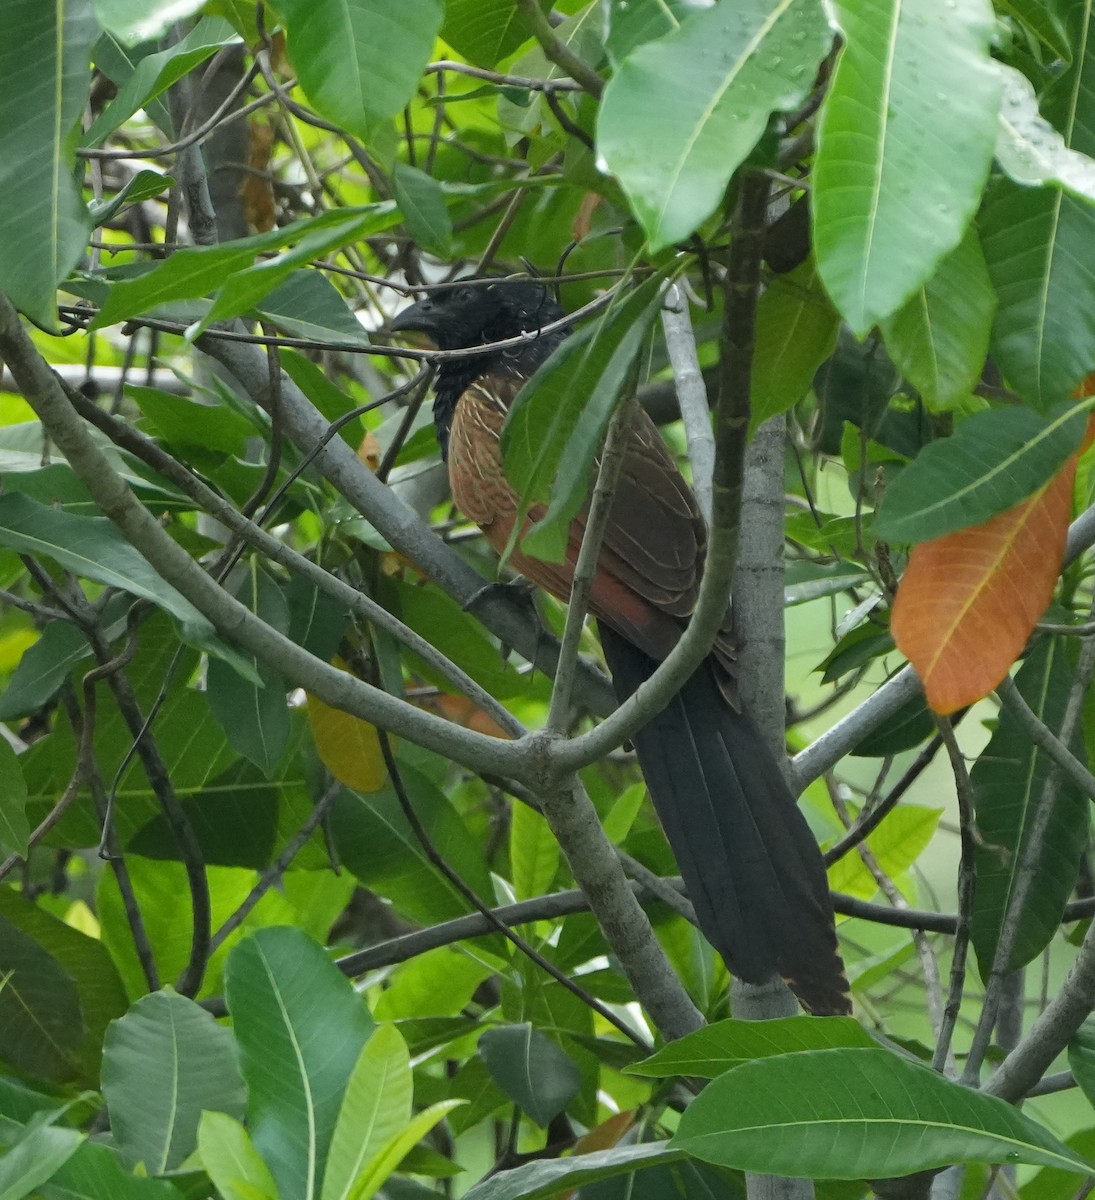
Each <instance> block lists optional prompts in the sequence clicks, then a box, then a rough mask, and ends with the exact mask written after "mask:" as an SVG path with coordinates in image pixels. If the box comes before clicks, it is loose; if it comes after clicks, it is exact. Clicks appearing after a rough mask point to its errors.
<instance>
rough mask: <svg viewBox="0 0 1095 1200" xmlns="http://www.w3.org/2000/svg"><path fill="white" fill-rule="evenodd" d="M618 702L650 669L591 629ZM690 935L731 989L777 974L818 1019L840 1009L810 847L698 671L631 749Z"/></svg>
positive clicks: (735, 719) (767, 770)
mask: <svg viewBox="0 0 1095 1200" xmlns="http://www.w3.org/2000/svg"><path fill="white" fill-rule="evenodd" d="M601 644H602V646H603V648H604V653H605V659H606V661H607V662H608V666H609V669H610V670H611V672H612V678H613V682H614V683H615V686H616V692H617V695H618V696H619V698H620V699H621V700H622V699H624V698H625V697H627V696H629V695H631V693H632V692H633V691H635V689H636V688H637V687H638V686H639V684H641V683H642V682H643V681H644V680H646V679H647V678H648V677H649V676H650V674H651V673H652V672H653V670H654V668H655V667H656V666H657V664H656V663H655V662H654V661H653V660H652V659H651V658H649V657H648V656H647V655H645V654H644V653H643V652H642V651H641V650H639V649H638V648H637V647H636V646H634V645H632V644H631V643H630V642H629V641H627V640H626V639H624V638H623V637H621V636H620V635H619V634H618V633H615V632H614V631H613V630H611V629H607V628H606V627H605V626H604V624H603V623H602V624H601ZM634 742H635V749H636V750H637V752H638V755H639V762H640V763H641V765H642V768H643V775H644V776H645V777H646V783H647V787H648V788H649V789H650V795H651V798H652V799H653V801H654V807H655V809H656V810H657V813H658V817H659V819H660V821H661V823H662V827H663V829H664V830H665V835H666V837H667V838H668V839H669V844H670V846H672V848H673V853H674V854H675V855H676V858H677V864H678V865H679V867H680V870H681V875H682V876H683V877H684V882H685V885H686V886H687V888H688V895H689V897H690V898H691V900H692V903H693V905H694V906H695V909H696V916H697V918H698V920H699V924H700V929H702V930H703V933H704V935H705V936H706V937H707V939H708V940H709V941H710V942H711V944H712V945H713V946H714V947H715V948H716V949H717V950H718V951H719V953H720V954H721V955H722V956H723V958H724V959H725V960H726V965H727V966H728V967H729V968H730V970H731V971H732V972H733V974H735V975H736V976H738V977H739V978H740V979H744V980H746V981H747V982H749V983H763V982H764V981H765V980H766V979H769V978H771V976H773V975H777V974H778V975H781V976H782V977H783V978H784V979H785V980H786V981H787V983H788V984H789V986H790V987H791V989H792V991H794V993H795V995H796V996H798V998H799V1000H800V1002H801V1003H802V1005H803V1007H804V1008H806V1009H807V1010H808V1011H810V1012H812V1013H815V1014H818V1015H829V1014H838V1013H847V1012H849V1011H850V1010H851V1001H850V999H849V996H848V981H847V979H846V977H845V975H844V964H843V963H842V962H841V959H840V953H839V951H838V949H837V941H836V931H835V928H834V924H833V909H832V904H831V902H830V899H829V889H828V884H827V881H826V878H825V867H824V864H823V863H822V860H821V854H820V852H819V850H818V846H817V842H816V841H815V840H814V836H813V834H812V833H811V832H810V828H809V826H808V825H807V823H806V819H805V817H803V815H802V813H801V811H800V810H799V807H798V805H797V804H796V802H795V798H794V796H793V795H792V794H791V790H790V788H789V787H788V786H787V782H786V780H785V779H784V777H783V774H782V772H781V771H780V769H779V767H778V766H777V764H776V762H775V760H774V759H773V758H772V755H771V752H770V751H769V749H768V747H767V746H766V745H765V743H764V739H763V738H762V737H761V734H760V732H759V731H758V730H757V728H756V726H755V725H754V724H753V722H752V721H751V720H750V719H749V717H747V716H745V715H743V714H741V713H737V712H735V711H734V710H733V708H731V706H730V705H729V704H728V703H727V702H726V700H725V698H724V696H723V694H722V692H721V690H720V688H719V685H718V682H717V680H716V678H715V675H714V671H713V669H712V667H711V666H710V665H709V664H707V663H705V664H704V665H703V666H702V667H700V669H699V670H698V671H697V672H696V673H695V675H693V676H692V678H691V679H690V680H689V681H688V682H687V683H686V684H685V685H684V687H683V688H682V689H681V691H680V692H679V693H678V695H677V696H676V697H674V699H673V700H672V701H671V702H670V703H669V704H668V705H667V706H666V708H665V709H664V710H663V711H662V712H661V713H659V714H658V716H656V717H654V718H653V719H652V720H650V721H649V722H648V723H647V724H646V725H645V726H644V727H643V728H642V729H641V730H639V732H638V733H637V734H636V735H635V738H634Z"/></svg>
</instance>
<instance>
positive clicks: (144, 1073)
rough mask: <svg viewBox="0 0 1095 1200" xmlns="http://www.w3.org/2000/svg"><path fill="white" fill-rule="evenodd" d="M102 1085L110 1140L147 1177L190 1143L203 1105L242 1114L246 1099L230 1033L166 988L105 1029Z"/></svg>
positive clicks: (177, 1159) (184, 1153) (178, 1157)
mask: <svg viewBox="0 0 1095 1200" xmlns="http://www.w3.org/2000/svg"><path fill="white" fill-rule="evenodd" d="M102 1087H103V1095H104V1097H105V1098H106V1102H107V1107H108V1108H109V1110H110V1127H111V1131H112V1133H113V1135H114V1141H115V1144H116V1145H117V1147H118V1149H119V1150H120V1151H121V1152H122V1154H123V1156H124V1157H125V1158H126V1160H127V1161H128V1162H129V1163H130V1164H131V1165H134V1166H135V1165H136V1164H137V1163H144V1165H145V1167H146V1168H147V1169H148V1171H149V1173H150V1174H152V1175H162V1174H164V1173H165V1172H166V1171H171V1170H174V1169H175V1168H176V1167H178V1166H179V1165H180V1164H181V1163H182V1162H183V1160H184V1159H185V1158H187V1157H188V1156H189V1155H190V1153H191V1152H192V1151H193V1150H194V1149H195V1148H196V1147H197V1144H198V1122H199V1120H200V1119H201V1114H202V1111H203V1110H204V1109H211V1110H213V1111H216V1112H223V1113H228V1114H229V1115H230V1116H239V1117H242V1116H243V1112H244V1106H245V1104H246V1101H247V1094H246V1091H245V1090H244V1086H243V1078H242V1076H241V1075H240V1068H239V1061H238V1058H237V1055H236V1044H235V1041H234V1040H233V1038H232V1034H231V1033H230V1032H229V1030H227V1029H225V1028H223V1027H222V1026H220V1025H218V1024H217V1023H216V1021H215V1020H214V1019H213V1018H212V1017H211V1016H210V1015H209V1014H208V1013H207V1012H205V1011H204V1010H203V1009H201V1008H199V1007H198V1005H197V1004H195V1003H194V1001H193V1000H188V999H187V998H186V997H185V996H180V995H178V993H176V992H173V991H172V990H171V989H170V988H166V989H164V990H163V991H160V992H153V993H152V994H151V995H149V996H144V997H142V998H141V999H140V1000H138V1001H137V1003H136V1004H135V1005H134V1006H133V1007H132V1008H131V1009H130V1010H129V1012H128V1013H126V1015H125V1016H124V1017H122V1018H121V1019H120V1020H118V1021H115V1022H114V1023H113V1024H112V1025H111V1026H110V1028H109V1029H108V1030H107V1034H106V1041H105V1044H104V1046H103V1082H102Z"/></svg>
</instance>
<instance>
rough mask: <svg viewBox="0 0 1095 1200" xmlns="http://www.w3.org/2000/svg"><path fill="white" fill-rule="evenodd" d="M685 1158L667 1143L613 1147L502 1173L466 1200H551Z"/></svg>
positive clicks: (474, 1188) (467, 1193) (481, 1186)
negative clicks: (602, 1182) (579, 1188)
mask: <svg viewBox="0 0 1095 1200" xmlns="http://www.w3.org/2000/svg"><path fill="white" fill-rule="evenodd" d="M683 1156H684V1154H683V1151H680V1150H671V1149H670V1148H669V1143H668V1142H645V1143H643V1144H642V1145H639V1146H614V1147H613V1148H612V1149H611V1150H598V1151H595V1152H594V1153H592V1154H582V1155H579V1156H578V1157H576V1158H549V1159H544V1160H542V1161H540V1162H534V1163H528V1164H526V1165H525V1166H523V1167H516V1168H514V1169H513V1170H512V1171H500V1172H498V1173H497V1174H496V1175H492V1176H491V1177H490V1178H489V1179H485V1180H484V1181H483V1182H482V1183H479V1184H476V1186H475V1187H473V1188H472V1189H471V1190H470V1191H469V1192H465V1194H464V1195H465V1200H549V1198H550V1197H553V1196H558V1195H559V1193H560V1192H561V1191H563V1190H564V1189H566V1188H573V1187H581V1186H582V1185H584V1184H587V1183H594V1182H596V1181H597V1180H598V1179H611V1178H613V1177H614V1176H618V1175H630V1174H631V1173H632V1172H633V1171H639V1170H643V1169H645V1168H647V1167H655V1166H662V1165H664V1164H667V1163H674V1162H677V1161H678V1160H679V1159H680V1158H682V1157H683Z"/></svg>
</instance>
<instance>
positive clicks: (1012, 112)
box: [996, 63, 1095, 201]
mask: <svg viewBox="0 0 1095 1200" xmlns="http://www.w3.org/2000/svg"><path fill="white" fill-rule="evenodd" d="M997 69H998V70H999V72H1000V75H1001V78H1002V79H1003V81H1004V102H1003V105H1002V107H1001V111H1000V132H999V135H998V137H997V139H996V157H997V159H998V160H999V163H1000V166H1001V167H1003V169H1004V170H1005V171H1006V172H1007V173H1008V175H1009V176H1010V177H1011V178H1012V179H1014V180H1015V182H1016V183H1021V184H1022V185H1023V186H1024V187H1035V186H1038V185H1041V184H1049V185H1056V186H1058V187H1062V188H1064V189H1065V191H1067V192H1071V193H1072V194H1073V195H1074V196H1075V197H1076V198H1077V199H1078V200H1089V201H1090V200H1095V162H1092V160H1091V159H1090V158H1088V156H1087V154H1080V153H1079V152H1078V151H1076V150H1072V149H1070V148H1069V145H1068V143H1067V142H1066V141H1065V139H1064V138H1063V137H1062V136H1061V134H1060V133H1058V132H1057V130H1056V129H1054V127H1053V126H1052V125H1051V124H1050V123H1049V122H1048V121H1047V120H1046V119H1045V118H1044V117H1043V116H1042V114H1041V113H1040V112H1039V111H1038V96H1037V93H1036V92H1035V91H1034V85H1033V84H1032V83H1031V82H1030V80H1029V79H1027V77H1026V76H1025V75H1024V74H1023V73H1022V72H1021V71H1017V70H1016V69H1015V68H1014V67H1008V66H1005V65H1004V64H1003V63H999V64H997ZM1077 82H1080V77H1079V76H1077ZM1081 86H1086V85H1081ZM1085 102H1086V103H1088V104H1089V103H1090V101H1087V99H1086V97H1085ZM1085 115H1087V116H1088V117H1089V118H1090V115H1091V113H1090V109H1088V112H1087V114H1085Z"/></svg>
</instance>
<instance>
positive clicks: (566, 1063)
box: [479, 1025, 582, 1125]
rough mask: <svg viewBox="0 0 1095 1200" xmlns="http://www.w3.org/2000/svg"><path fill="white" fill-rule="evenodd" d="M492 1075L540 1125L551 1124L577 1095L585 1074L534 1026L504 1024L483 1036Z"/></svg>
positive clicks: (483, 1052)
mask: <svg viewBox="0 0 1095 1200" xmlns="http://www.w3.org/2000/svg"><path fill="white" fill-rule="evenodd" d="M479 1056H480V1057H481V1058H482V1060H483V1061H484V1062H485V1063H486V1064H487V1070H488V1071H489V1072H490V1074H491V1078H492V1079H493V1080H494V1081H495V1083H497V1084H498V1086H499V1087H500V1088H501V1089H502V1091H504V1092H505V1093H506V1095H507V1096H509V1098H510V1099H511V1100H512V1101H513V1102H514V1103H515V1104H517V1105H518V1106H519V1107H520V1108H521V1109H522V1110H523V1111H524V1112H526V1113H527V1114H528V1115H529V1116H530V1117H531V1118H532V1120H534V1121H535V1122H536V1123H537V1125H547V1123H548V1122H549V1121H550V1120H551V1118H552V1117H555V1116H558V1115H559V1113H561V1112H562V1111H563V1110H564V1109H565V1108H566V1106H567V1105H568V1104H569V1103H570V1102H571V1100H573V1099H574V1097H575V1096H577V1094H578V1091H579V1089H580V1088H581V1086H582V1076H581V1073H580V1072H579V1070H578V1068H577V1066H576V1065H575V1063H574V1060H573V1059H572V1058H571V1057H570V1056H569V1055H568V1054H566V1053H565V1052H564V1051H562V1050H560V1049H559V1047H558V1046H557V1045H556V1044H555V1043H554V1042H553V1041H552V1040H551V1039H550V1038H549V1037H546V1036H545V1035H544V1034H542V1033H541V1032H540V1031H539V1030H538V1029H534V1028H533V1027H532V1026H531V1025H504V1026H500V1027H497V1028H494V1029H488V1030H486V1031H485V1032H484V1033H483V1034H482V1036H481V1037H480V1038H479Z"/></svg>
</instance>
